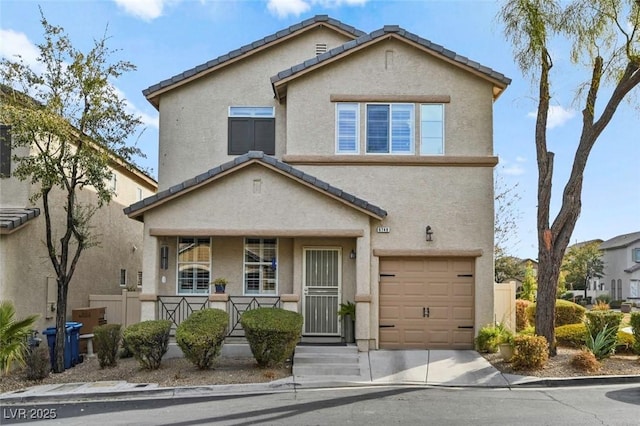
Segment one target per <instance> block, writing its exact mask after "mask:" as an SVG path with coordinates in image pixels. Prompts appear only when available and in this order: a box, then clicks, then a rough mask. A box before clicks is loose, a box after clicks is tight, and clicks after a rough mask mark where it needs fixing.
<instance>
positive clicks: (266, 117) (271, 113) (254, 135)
mask: <svg viewBox="0 0 640 426" xmlns="http://www.w3.org/2000/svg"><path fill="white" fill-rule="evenodd" d="M228 133H229V140H228V153H229V155H242V154H246V153H247V152H249V151H263V152H264V153H265V154H269V155H274V154H275V153H276V120H275V110H274V108H273V107H229V128H228Z"/></svg>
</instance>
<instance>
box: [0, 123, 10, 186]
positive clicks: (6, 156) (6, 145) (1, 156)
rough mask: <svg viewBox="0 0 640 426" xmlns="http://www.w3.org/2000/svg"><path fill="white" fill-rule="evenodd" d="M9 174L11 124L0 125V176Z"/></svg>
mask: <svg viewBox="0 0 640 426" xmlns="http://www.w3.org/2000/svg"><path fill="white" fill-rule="evenodd" d="M9 176H11V126H0V177H9Z"/></svg>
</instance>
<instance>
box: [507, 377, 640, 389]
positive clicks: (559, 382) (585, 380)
mask: <svg viewBox="0 0 640 426" xmlns="http://www.w3.org/2000/svg"><path fill="white" fill-rule="evenodd" d="M629 383H640V376H582V377H566V378H565V377H554V378H539V379H536V380H530V381H525V382H514V383H511V382H510V383H509V386H510V387H511V388H532V387H547V388H559V387H565V386H567V387H568V386H592V385H623V384H629Z"/></svg>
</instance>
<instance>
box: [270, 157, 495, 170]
mask: <svg viewBox="0 0 640 426" xmlns="http://www.w3.org/2000/svg"><path fill="white" fill-rule="evenodd" d="M282 161H284V162H285V163H288V164H306V165H320V164H321V165H327V166H328V165H335V166H345V165H365V164H366V165H379V166H433V167H495V166H496V165H497V164H498V157H495V156H486V157H482V156H452V155H443V156H417V155H416V156H407V155H371V154H367V155H284V156H283V157H282Z"/></svg>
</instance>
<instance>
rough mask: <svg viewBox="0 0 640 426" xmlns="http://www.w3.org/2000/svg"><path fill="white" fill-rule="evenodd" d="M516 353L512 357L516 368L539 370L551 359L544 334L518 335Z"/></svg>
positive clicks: (515, 345) (515, 342) (514, 342)
mask: <svg viewBox="0 0 640 426" xmlns="http://www.w3.org/2000/svg"><path fill="white" fill-rule="evenodd" d="M513 344H514V347H515V354H514V355H513V358H512V359H511V361H512V363H513V368H514V369H515V370H537V369H540V368H542V367H544V366H545V364H546V363H547V361H548V360H549V345H548V344H547V339H545V338H544V336H522V335H520V336H516V337H515V338H514V339H513Z"/></svg>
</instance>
